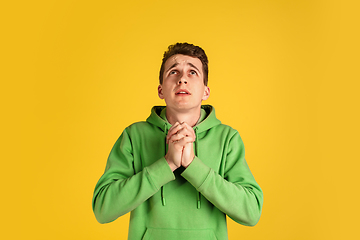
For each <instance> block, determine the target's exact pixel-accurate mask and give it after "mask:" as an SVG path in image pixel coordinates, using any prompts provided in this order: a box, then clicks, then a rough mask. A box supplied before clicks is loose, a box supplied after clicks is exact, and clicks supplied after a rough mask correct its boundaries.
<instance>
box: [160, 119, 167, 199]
mask: <svg viewBox="0 0 360 240" xmlns="http://www.w3.org/2000/svg"><path fill="white" fill-rule="evenodd" d="M164 133H165V155H166V153H167V150H168V145H167V144H166V136H167V134H168V129H167V127H166V123H164ZM161 203H162V205H163V206H165V205H166V201H165V197H164V186H161Z"/></svg>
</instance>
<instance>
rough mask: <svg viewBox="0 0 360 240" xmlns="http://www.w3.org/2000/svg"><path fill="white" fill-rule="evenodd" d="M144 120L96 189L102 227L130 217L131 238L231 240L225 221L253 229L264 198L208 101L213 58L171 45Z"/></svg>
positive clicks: (128, 134) (125, 138) (126, 137)
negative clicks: (155, 101) (156, 101)
mask: <svg viewBox="0 0 360 240" xmlns="http://www.w3.org/2000/svg"><path fill="white" fill-rule="evenodd" d="M159 79H160V85H159V87H158V95H159V97H160V98H161V99H164V100H165V102H166V107H153V109H152V110H151V115H150V117H149V118H148V119H147V120H146V122H138V123H134V124H132V125H130V126H129V127H127V128H126V129H125V130H124V132H123V133H122V135H121V136H120V138H119V139H118V140H117V142H116V143H115V145H114V147H113V149H112V151H111V153H110V155H109V158H108V162H107V166H106V170H105V173H104V174H103V176H102V177H101V178H100V180H99V182H98V183H97V185H96V188H95V191H94V197H93V210H94V213H95V216H96V218H97V220H98V221H99V222H100V223H107V222H111V221H114V220H115V219H116V218H118V217H120V216H122V215H124V214H126V213H128V212H131V216H130V226H129V235H128V239H131V240H132V239H134V240H138V239H162V240H167V239H172V240H176V239H187V240H188V239H196V240H202V239H204V240H205V239H206V240H209V239H210V240H211V239H218V240H221V239H227V238H228V237H227V226H226V215H228V216H229V217H230V218H232V219H233V220H234V221H236V222H238V223H240V224H243V225H247V226H253V225H255V224H256V223H257V222H258V220H259V218H260V214H261V209H262V203H263V194H262V191H261V189H260V187H259V185H258V184H257V183H256V181H255V179H254V177H253V175H252V174H251V172H250V169H249V168H248V165H247V163H246V161H245V151H244V144H243V142H242V140H241V138H240V135H239V133H238V132H237V131H236V130H234V129H232V128H231V127H229V126H226V125H223V124H221V122H220V121H219V120H218V119H217V118H216V116H215V110H214V108H213V107H212V106H210V105H203V106H202V105H201V103H202V101H203V100H206V99H208V97H209V95H210V89H209V87H208V86H207V81H208V60H207V56H206V54H205V52H204V50H203V49H201V48H200V47H198V46H194V45H192V44H188V43H177V44H175V45H171V46H169V48H168V50H167V51H166V52H165V53H164V58H163V61H162V65H161V69H160V77H159Z"/></svg>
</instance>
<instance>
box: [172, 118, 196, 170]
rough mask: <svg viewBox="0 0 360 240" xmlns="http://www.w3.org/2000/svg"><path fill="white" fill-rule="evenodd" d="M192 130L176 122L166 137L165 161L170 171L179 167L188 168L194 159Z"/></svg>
mask: <svg viewBox="0 0 360 240" xmlns="http://www.w3.org/2000/svg"><path fill="white" fill-rule="evenodd" d="M195 137H196V136H195V132H194V129H193V128H192V127H191V126H189V125H188V124H187V123H185V122H183V123H179V122H176V123H175V124H174V125H173V126H172V127H171V128H170V129H169V132H168V134H167V136H166V143H167V144H168V145H169V148H168V151H167V153H166V155H165V159H166V161H167V162H168V164H169V166H170V168H171V170H172V171H174V170H175V169H177V168H179V167H180V166H183V167H185V168H186V167H188V166H189V165H190V163H191V162H192V160H193V159H194V157H195V154H194V148H193V142H194V141H195Z"/></svg>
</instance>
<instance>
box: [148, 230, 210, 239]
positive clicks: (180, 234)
mask: <svg viewBox="0 0 360 240" xmlns="http://www.w3.org/2000/svg"><path fill="white" fill-rule="evenodd" d="M142 239H143V240H159V239H161V240H217V238H216V236H215V233H214V231H213V230H212V229H200V230H197V229H196V230H195V229H159V228H148V229H147V230H146V232H145V235H144V237H143V238H142Z"/></svg>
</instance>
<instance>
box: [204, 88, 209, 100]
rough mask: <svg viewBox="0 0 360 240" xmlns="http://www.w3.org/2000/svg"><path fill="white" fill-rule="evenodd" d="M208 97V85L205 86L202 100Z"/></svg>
mask: <svg viewBox="0 0 360 240" xmlns="http://www.w3.org/2000/svg"><path fill="white" fill-rule="evenodd" d="M209 97H210V88H209V87H208V86H205V90H204V95H203V97H202V100H203V101H205V100H207V99H208V98H209Z"/></svg>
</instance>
